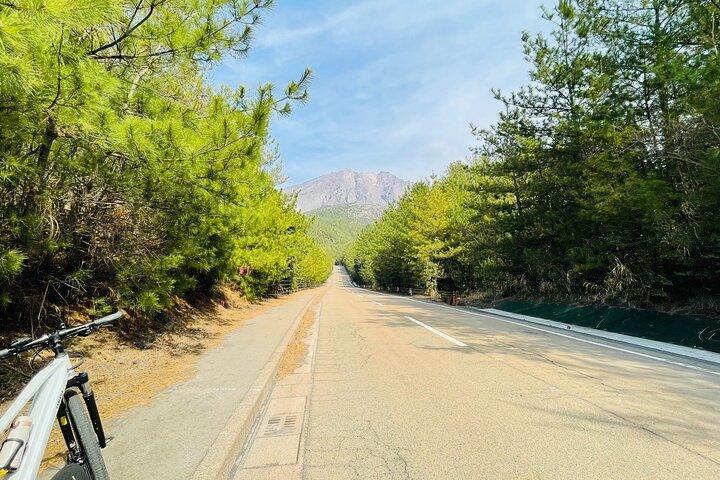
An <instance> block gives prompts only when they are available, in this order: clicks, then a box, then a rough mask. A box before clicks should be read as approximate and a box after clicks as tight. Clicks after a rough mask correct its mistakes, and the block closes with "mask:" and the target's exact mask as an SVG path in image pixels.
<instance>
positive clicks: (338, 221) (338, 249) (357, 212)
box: [307, 205, 382, 261]
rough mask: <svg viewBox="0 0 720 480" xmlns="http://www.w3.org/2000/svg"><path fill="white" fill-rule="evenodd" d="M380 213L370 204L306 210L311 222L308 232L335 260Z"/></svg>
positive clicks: (379, 208)
mask: <svg viewBox="0 0 720 480" xmlns="http://www.w3.org/2000/svg"><path fill="white" fill-rule="evenodd" d="M381 214H382V208H381V207H376V206H370V205H339V206H333V207H323V208H318V209H316V210H313V211H311V212H308V214H307V215H308V216H310V217H312V219H313V220H312V223H311V224H310V229H309V231H308V233H309V234H310V236H311V237H312V238H314V239H315V240H316V241H317V242H318V244H319V245H320V246H321V247H322V249H323V250H324V251H325V252H326V253H327V254H328V255H329V256H330V257H331V258H333V259H334V260H335V261H338V260H341V259H342V258H343V256H344V255H345V253H346V252H347V250H348V248H350V245H352V243H353V242H354V241H355V240H356V239H357V237H358V235H359V234H360V231H361V230H362V229H363V228H364V227H366V226H367V225H369V224H370V223H372V222H373V221H374V220H376V219H377V218H378V217H379V216H380V215H381Z"/></svg>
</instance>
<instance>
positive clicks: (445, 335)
mask: <svg viewBox="0 0 720 480" xmlns="http://www.w3.org/2000/svg"><path fill="white" fill-rule="evenodd" d="M405 318H407V319H408V320H410V321H411V322H415V323H417V324H418V325H420V326H421V327H424V328H427V329H428V330H430V331H431V332H432V333H434V334H435V335H438V336H440V337H442V338H444V339H445V340H447V341H448V342H451V343H454V344H455V345H457V346H458V347H467V345H466V344H464V343H463V342H461V341H460V340H457V339H455V338H453V337H451V336H450V335H448V334H447V333H443V332H441V331H440V330H437V329H435V328H433V327H431V326H430V325H425V324H424V323H423V322H421V321H420V320H415V319H414V318H412V317H408V316H407V315H405Z"/></svg>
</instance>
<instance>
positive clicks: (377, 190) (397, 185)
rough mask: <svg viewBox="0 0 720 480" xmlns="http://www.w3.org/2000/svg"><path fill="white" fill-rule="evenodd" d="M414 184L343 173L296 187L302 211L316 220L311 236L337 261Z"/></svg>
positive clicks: (291, 190)
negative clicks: (364, 230)
mask: <svg viewBox="0 0 720 480" xmlns="http://www.w3.org/2000/svg"><path fill="white" fill-rule="evenodd" d="M410 185H412V183H411V182H407V181H405V180H401V179H399V178H398V177H396V176H395V175H392V174H391V173H387V172H379V173H370V172H354V171H352V170H343V171H340V172H333V173H329V174H327V175H323V176H321V177H318V178H315V179H313V180H310V181H307V182H305V183H301V184H299V185H294V186H292V187H289V188H287V189H286V190H285V191H286V192H289V193H297V196H298V199H297V205H298V208H299V209H300V210H301V211H302V212H305V213H306V214H307V215H308V216H310V217H313V218H314V220H313V223H312V225H311V227H310V235H311V236H312V237H313V238H315V239H316V240H317V241H318V243H320V245H321V246H322V247H323V248H324V249H325V251H327V252H328V254H330V255H331V256H332V257H333V258H335V259H339V258H341V257H342V255H343V253H344V252H345V250H346V249H347V248H348V247H349V246H350V244H351V243H352V242H353V241H354V240H355V239H356V238H357V236H358V234H359V233H360V230H362V229H363V227H365V226H367V225H369V224H370V223H372V222H373V221H375V220H376V219H377V218H379V217H380V215H382V212H383V211H384V210H385V209H386V208H387V206H388V204H390V203H392V202H395V201H396V200H398V199H399V198H400V197H401V196H402V194H403V193H405V190H406V189H407V188H408V187H409V186H410Z"/></svg>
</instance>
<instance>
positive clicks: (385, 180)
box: [286, 169, 411, 212]
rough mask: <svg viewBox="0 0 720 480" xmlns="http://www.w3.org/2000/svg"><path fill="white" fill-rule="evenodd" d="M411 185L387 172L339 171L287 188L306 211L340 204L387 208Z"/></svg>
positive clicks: (301, 208)
mask: <svg viewBox="0 0 720 480" xmlns="http://www.w3.org/2000/svg"><path fill="white" fill-rule="evenodd" d="M409 185H411V182H407V181H405V180H401V179H400V178H398V177H396V176H395V175H393V174H392V173H390V172H377V173H374V172H356V171H354V170H349V169H346V170H340V171H338V172H331V173H327V174H325V175H322V176H320V177H317V178H314V179H312V180H309V181H307V182H304V183H301V184H298V185H293V186H291V187H288V188H287V189H286V191H287V192H289V193H297V194H298V200H297V205H298V208H299V209H300V210H301V211H303V212H309V211H311V210H315V209H318V208H322V207H332V206H339V205H376V206H383V207H384V206H386V205H388V204H389V203H391V202H394V201H396V200H397V199H398V198H400V197H401V196H402V194H403V193H405V190H406V189H407V187H408V186H409Z"/></svg>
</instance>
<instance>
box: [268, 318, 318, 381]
mask: <svg viewBox="0 0 720 480" xmlns="http://www.w3.org/2000/svg"><path fill="white" fill-rule="evenodd" d="M314 323H315V312H314V311H313V310H311V309H308V310H307V311H306V312H305V315H303V318H302V319H301V320H300V324H299V325H298V328H297V330H295V334H294V335H293V337H292V339H291V340H290V344H289V345H288V346H287V348H286V349H285V353H283V355H282V357H280V365H279V366H278V370H277V373H276V378H277V379H278V380H280V379H283V378H285V377H287V376H288V375H290V374H292V373H293V372H294V371H295V370H296V369H297V368H298V367H299V366H300V363H301V362H302V359H303V358H305V355H307V344H306V343H305V341H304V340H305V337H307V334H308V331H309V330H310V327H312V326H313V324H314Z"/></svg>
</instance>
